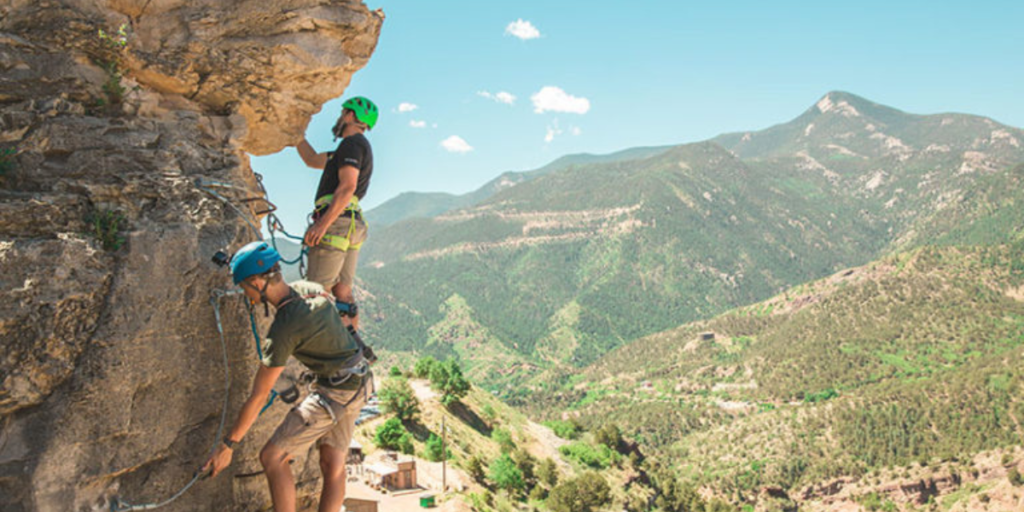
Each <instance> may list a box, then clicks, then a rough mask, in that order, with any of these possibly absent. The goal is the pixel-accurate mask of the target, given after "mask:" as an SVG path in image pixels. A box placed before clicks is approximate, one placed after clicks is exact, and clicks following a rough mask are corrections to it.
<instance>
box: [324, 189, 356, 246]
mask: <svg viewBox="0 0 1024 512" xmlns="http://www.w3.org/2000/svg"><path fill="white" fill-rule="evenodd" d="M333 200H334V194H327V195H326V196H322V197H320V198H318V199H317V200H316V208H315V209H316V210H317V211H319V210H326V209H327V208H328V207H329V206H331V201H333ZM345 211H351V212H355V213H358V214H359V216H360V217H362V215H363V210H362V208H360V207H359V198H358V197H356V196H355V195H353V196H352V200H351V201H349V203H348V207H347V208H345ZM355 220H356V219H355V215H353V216H352V222H350V223H349V225H348V233H346V234H345V236H338V235H324V237H323V238H321V239H320V243H322V244H327V245H329V246H331V247H334V248H336V249H338V250H341V251H349V250H352V251H357V250H359V248H360V247H362V246H363V244H362V242H360V243H358V244H354V243H352V235H355V233H356V222H355ZM364 222H365V221H364Z"/></svg>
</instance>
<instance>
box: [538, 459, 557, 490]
mask: <svg viewBox="0 0 1024 512" xmlns="http://www.w3.org/2000/svg"><path fill="white" fill-rule="evenodd" d="M537 480H538V481H539V482H540V483H542V484H544V485H546V486H548V487H549V488H553V487H554V486H555V485H558V467H557V466H555V461H554V460H551V458H550V457H548V458H546V459H544V460H542V461H540V464H539V465H538V466H537Z"/></svg>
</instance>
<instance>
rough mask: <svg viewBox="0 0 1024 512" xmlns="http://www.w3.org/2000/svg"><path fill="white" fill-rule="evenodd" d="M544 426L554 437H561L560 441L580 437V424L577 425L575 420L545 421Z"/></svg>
mask: <svg viewBox="0 0 1024 512" xmlns="http://www.w3.org/2000/svg"><path fill="white" fill-rule="evenodd" d="M544 426H545V427H548V428H550V429H551V430H552V431H553V432H554V433H555V435H556V436H558V437H561V438H562V439H568V440H570V441H572V440H574V439H576V438H578V437H579V436H580V431H581V430H582V429H581V428H580V424H579V423H577V422H576V421H575V420H569V421H564V420H553V421H545V422H544Z"/></svg>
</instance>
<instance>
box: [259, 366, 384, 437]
mask: <svg viewBox="0 0 1024 512" xmlns="http://www.w3.org/2000/svg"><path fill="white" fill-rule="evenodd" d="M366 378H367V379H368V382H366V384H365V385H364V386H363V387H362V388H360V389H330V388H323V387H313V389H312V392H310V394H309V396H307V397H306V399H305V400H303V401H302V403H301V404H299V405H297V406H295V407H293V408H292V410H291V411H289V412H288V414H287V415H286V416H285V417H284V421H282V422H281V425H279V426H278V427H277V430H275V431H274V435H272V436H271V437H270V442H271V443H273V444H274V446H277V447H278V448H280V449H282V450H284V451H285V452H287V453H288V454H289V455H291V456H293V457H294V456H297V455H302V454H305V453H306V451H308V450H309V447H310V445H312V444H313V443H314V442H317V441H319V442H320V444H326V445H328V446H332V447H334V448H338V449H341V450H348V447H349V443H351V442H352V433H353V432H355V429H356V427H355V424H356V418H358V417H359V412H360V411H361V410H362V408H363V406H364V405H366V398H367V396H369V395H370V393H372V392H373V389H372V386H373V383H372V380H370V379H371V378H370V377H366ZM318 397H321V398H323V399H324V402H325V403H326V404H327V405H329V406H330V408H331V410H332V411H333V412H334V417H335V419H336V421H335V420H334V419H331V414H330V413H329V412H327V409H325V408H324V406H323V405H321V403H320V400H319V399H318ZM346 404H348V405H346Z"/></svg>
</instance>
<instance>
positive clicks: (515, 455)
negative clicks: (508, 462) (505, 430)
mask: <svg viewBox="0 0 1024 512" xmlns="http://www.w3.org/2000/svg"><path fill="white" fill-rule="evenodd" d="M512 462H515V463H516V467H517V468H519V471H520V472H522V473H523V481H524V482H526V485H527V486H528V487H533V486H534V485H535V478H534V468H535V467H536V466H537V459H535V458H533V455H530V452H528V451H526V450H524V449H522V448H518V449H516V451H514V452H512Z"/></svg>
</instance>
